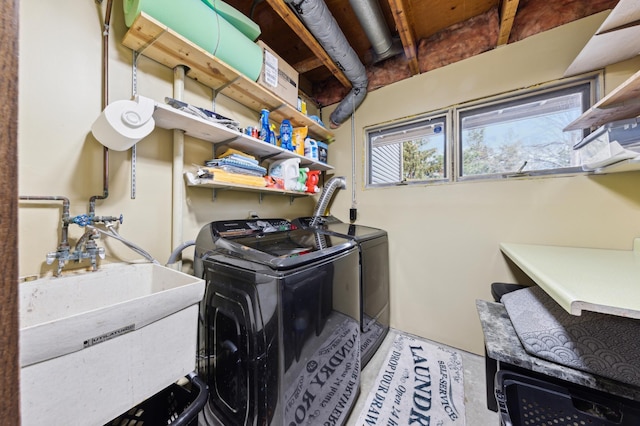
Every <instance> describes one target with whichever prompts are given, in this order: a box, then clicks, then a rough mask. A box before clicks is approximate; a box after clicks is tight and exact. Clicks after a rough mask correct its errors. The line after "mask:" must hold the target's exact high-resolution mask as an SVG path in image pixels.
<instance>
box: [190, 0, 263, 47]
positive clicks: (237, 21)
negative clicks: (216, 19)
mask: <svg viewBox="0 0 640 426" xmlns="http://www.w3.org/2000/svg"><path fill="white" fill-rule="evenodd" d="M202 1H203V2H204V4H206V5H207V6H209V7H210V8H211V9H213V11H214V12H216V13H217V14H218V15H220V16H222V17H223V18H224V19H226V20H227V21H228V22H229V23H230V24H231V25H233V26H234V27H236V28H237V29H238V30H239V31H240V32H241V33H242V34H244V35H246V36H247V37H249V38H250V39H251V40H253V41H256V40H257V39H258V37H259V36H260V26H259V25H258V24H256V23H255V22H253V21H252V20H251V19H249V18H247V17H246V16H245V15H243V14H242V13H241V12H240V11H239V10H238V9H236V8H234V7H233V6H230V5H228V4H227V3H225V2H223V1H222V0H202Z"/></svg>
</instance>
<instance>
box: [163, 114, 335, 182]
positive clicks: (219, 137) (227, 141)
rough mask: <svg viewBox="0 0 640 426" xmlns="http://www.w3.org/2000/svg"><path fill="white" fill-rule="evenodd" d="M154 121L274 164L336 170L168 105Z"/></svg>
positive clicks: (165, 126) (164, 127)
mask: <svg viewBox="0 0 640 426" xmlns="http://www.w3.org/2000/svg"><path fill="white" fill-rule="evenodd" d="M153 118H154V120H155V122H156V126H158V127H161V128H163V129H169V130H172V129H180V130H184V131H185V134H186V135H188V136H192V137H194V138H198V139H202V140H205V141H208V142H212V143H214V144H222V145H224V146H228V147H230V148H234V149H237V150H239V151H243V152H246V153H248V154H251V155H255V156H256V157H258V158H259V159H266V158H268V159H271V160H281V159H286V158H299V159H300V167H309V169H311V170H322V171H326V170H332V169H333V167H332V166H330V165H328V164H325V163H322V162H319V161H314V160H311V159H309V158H307V157H304V156H302V155H298V154H296V153H295V152H292V151H288V150H286V149H283V148H280V147H279V146H276V145H271V144H270V143H266V142H264V141H262V140H260V139H256V138H253V137H251V136H249V135H245V134H244V133H240V132H237V131H235V130H232V129H229V128H227V127H225V126H222V125H220V124H217V123H214V122H212V121H208V120H205V119H203V118H200V117H198V116H195V115H193V114H189V113H188V112H184V111H180V110H179V109H176V108H173V107H172V106H169V105H166V104H160V103H156V109H155V111H154V113H153Z"/></svg>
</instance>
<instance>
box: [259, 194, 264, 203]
mask: <svg viewBox="0 0 640 426" xmlns="http://www.w3.org/2000/svg"><path fill="white" fill-rule="evenodd" d="M263 199H264V194H263V193H262V192H259V193H258V204H262V200H263Z"/></svg>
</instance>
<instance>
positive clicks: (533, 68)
mask: <svg viewBox="0 0 640 426" xmlns="http://www.w3.org/2000/svg"><path fill="white" fill-rule="evenodd" d="M605 16H606V13H602V14H598V15H595V16H592V17H588V18H585V19H583V20H581V21H578V22H574V23H571V24H568V25H565V26H563V27H560V28H556V29H554V30H551V31H548V32H545V33H542V34H539V35H536V36H533V37H530V38H527V39H525V40H523V41H521V42H518V43H514V44H510V45H508V46H505V47H501V48H498V49H495V50H493V51H490V52H487V53H484V54H482V55H479V56H476V57H474V58H470V59H467V60H464V61H461V62H458V63H455V64H452V65H449V66H446V67H443V68H440V69H437V70H434V71H431V72H428V73H425V74H422V75H419V76H414V77H412V78H410V79H408V80H404V81H402V82H399V83H396V84H393V85H391V86H387V87H385V88H382V89H379V90H376V91H373V92H371V93H369V94H368V95H367V98H366V99H365V101H364V103H363V104H362V105H361V106H360V108H359V109H358V110H357V111H356V114H355V124H356V125H355V134H354V135H353V136H354V138H355V146H356V165H357V171H356V179H357V182H356V189H357V195H356V200H357V208H358V223H361V224H367V225H371V226H376V227H380V228H383V229H386V230H387V231H388V232H389V238H390V250H391V289H392V290H391V325H392V326H393V327H395V328H398V329H401V330H405V331H408V332H411V333H415V334H417V335H420V336H424V337H426V338H429V339H433V340H436V341H439V342H443V343H446V344H449V345H452V346H454V347H458V348H462V349H465V350H468V351H472V352H476V353H482V347H483V346H482V333H481V329H480V324H479V321H478V316H477V313H476V309H475V300H476V299H485V300H491V295H490V292H489V285H490V283H491V282H496V281H505V282H515V281H523V282H524V281H525V280H526V277H524V276H523V275H522V273H520V271H519V270H517V268H516V267H514V266H512V265H510V264H509V263H508V262H507V261H506V260H505V258H504V256H503V255H502V254H501V252H500V249H499V244H500V243H501V242H517V243H532V244H551V245H568V246H582V247H605V248H615V249H630V248H631V243H632V239H633V238H634V237H636V236H638V219H639V217H640V191H638V186H639V184H640V174H639V173H636V172H632V173H625V174H618V175H609V176H584V175H582V176H573V177H551V178H530V179H519V180H498V181H475V182H469V181H466V182H461V183H452V184H441V185H416V186H401V187H392V188H377V189H365V188H364V183H365V175H364V169H365V164H364V162H365V142H364V140H363V138H364V131H363V128H364V127H367V126H371V125H375V124H378V123H384V122H387V121H390V120H395V119H400V118H403V117H409V116H412V115H417V114H421V113H426V112H429V111H433V110H438V109H441V108H445V107H448V106H452V105H456V104H459V103H462V102H465V101H470V100H474V99H478V98H482V97H485V96H490V95H494V94H498V93H503V92H508V91H511V90H514V89H518V88H523V87H528V86H531V85H535V84H539V83H543V82H547V81H552V80H555V79H558V78H560V77H561V76H562V74H563V72H564V70H565V69H566V68H567V66H568V65H569V64H570V63H571V61H572V60H573V58H575V56H576V55H577V54H578V52H579V51H580V50H581V48H582V46H583V45H584V44H585V43H586V41H587V40H588V39H589V37H590V36H591V35H592V34H594V32H595V30H596V29H597V28H598V26H599V25H600V23H601V22H602V21H603V20H604V18H605ZM639 68H640V60H633V61H628V62H626V63H622V64H617V65H615V66H611V67H608V68H607V69H606V74H605V91H610V90H611V89H613V88H615V87H616V86H617V85H618V84H620V83H621V82H622V81H624V80H625V79H626V78H628V77H629V76H630V75H631V74H632V73H633V72H635V71H637V70H638V69H639ZM328 113H329V112H327V111H325V114H328ZM351 138H352V134H351V122H350V121H347V122H345V123H344V124H343V125H342V126H341V128H340V129H338V132H337V136H336V141H337V142H336V143H335V144H332V145H331V147H330V154H329V160H330V162H332V163H334V164H335V165H336V168H337V170H336V173H338V174H344V175H345V176H347V177H349V181H351V147H350V141H351ZM349 207H351V196H350V194H340V196H339V197H338V198H337V199H336V202H335V203H334V207H333V213H334V214H336V215H338V216H339V217H341V218H342V219H343V220H348V217H349V216H348V209H349ZM514 274H515V276H514Z"/></svg>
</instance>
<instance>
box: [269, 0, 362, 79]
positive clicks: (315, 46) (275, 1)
mask: <svg viewBox="0 0 640 426" xmlns="http://www.w3.org/2000/svg"><path fill="white" fill-rule="evenodd" d="M267 3H268V4H269V6H271V8H272V9H273V10H274V11H275V12H276V13H277V14H278V15H280V17H281V18H282V20H283V21H284V22H286V23H287V25H289V27H290V28H291V29H292V30H293V32H294V33H296V34H297V35H298V37H300V39H301V40H302V41H303V42H304V44H306V45H307V47H308V48H309V49H311V52H313V54H314V55H315V56H316V57H317V58H318V59H319V60H320V61H321V62H322V64H323V65H324V66H325V67H327V68H328V69H329V71H331V73H332V74H333V76H334V77H336V78H337V79H338V81H339V82H340V84H342V85H343V86H344V87H347V88H351V82H350V81H349V79H348V78H347V76H345V75H344V72H342V70H341V69H340V68H338V66H337V65H336V63H335V62H333V60H332V59H331V57H330V56H329V54H328V53H327V52H326V50H324V48H323V47H322V46H321V45H320V43H318V41H317V40H316V39H315V37H313V35H312V34H311V33H310V32H309V30H308V29H307V27H305V26H304V24H303V23H302V22H300V19H298V17H297V16H296V15H295V14H294V13H293V12H292V11H291V9H289V6H287V5H286V4H285V2H284V1H283V0H267Z"/></svg>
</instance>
